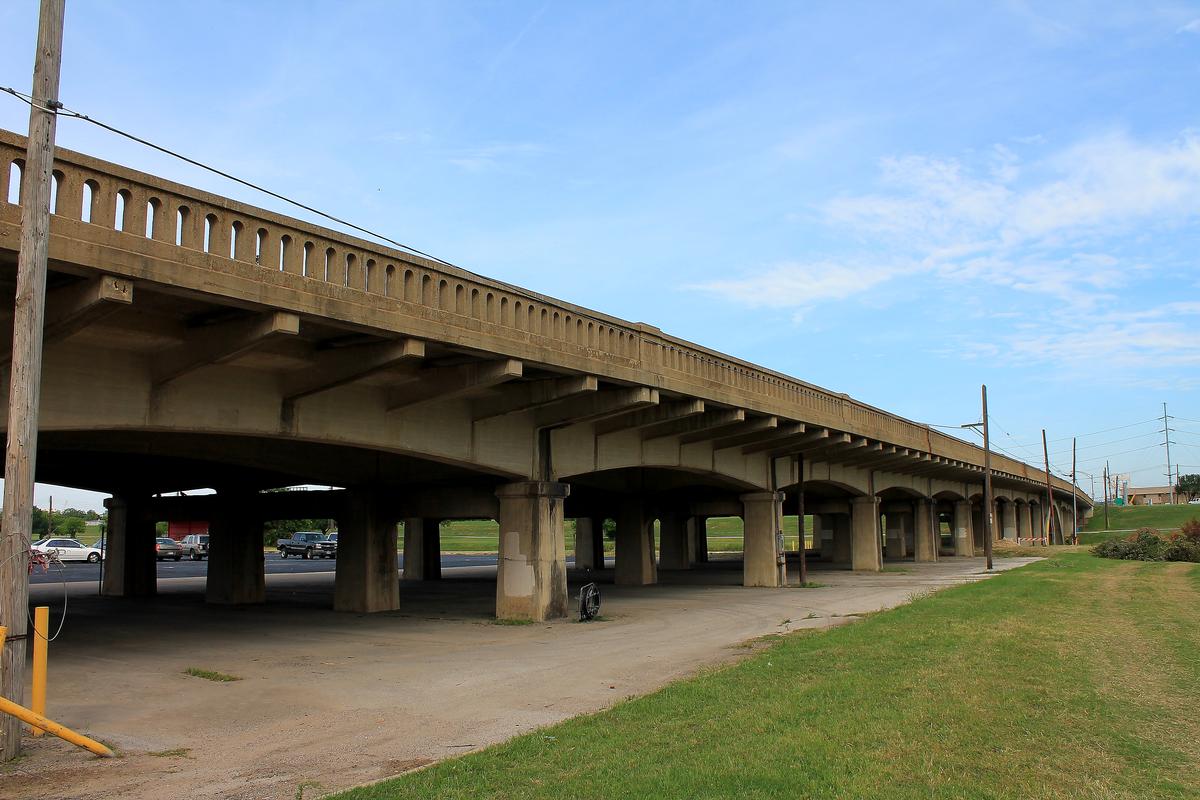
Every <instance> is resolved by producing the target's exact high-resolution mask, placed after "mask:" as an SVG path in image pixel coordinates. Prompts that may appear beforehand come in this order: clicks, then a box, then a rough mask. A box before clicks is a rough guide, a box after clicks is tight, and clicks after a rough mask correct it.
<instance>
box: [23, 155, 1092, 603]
mask: <svg viewBox="0 0 1200 800" xmlns="http://www.w3.org/2000/svg"><path fill="white" fill-rule="evenodd" d="M24 151H25V143H24V137H21V136H18V135H16V134H12V133H9V132H5V131H0V284H2V285H3V290H4V291H5V292H7V293H8V296H9V299H10V303H9V304H10V305H11V297H12V294H13V292H14V286H15V265H16V257H17V254H16V252H15V250H16V248H17V243H18V241H19V238H20V236H19V222H20V209H19V208H18V204H19V194H20V182H21V167H22V159H23V155H24ZM52 202H53V207H52V211H53V214H54V216H53V218H52V224H51V232H52V235H51V241H50V270H51V272H50V277H49V283H48V295H47V317H46V327H45V341H46V351H45V368H44V370H45V372H44V382H43V390H42V411H41V439H40V446H39V453H38V463H37V478H38V480H40V481H43V482H48V483H56V484H63V485H69V486H76V487H80V488H86V489H92V490H96V491H101V492H106V493H110V494H112V495H113V499H112V500H111V501H110V528H109V558H108V564H107V572H106V575H105V586H104V590H105V592H107V593H109V594H114V595H138V594H150V593H153V591H154V583H155V570H154V561H153V555H152V545H151V540H152V537H153V536H154V521H155V520H157V519H164V518H167V517H169V516H176V517H181V516H186V517H195V516H196V515H203V518H206V519H208V520H209V521H210V529H211V537H212V538H211V545H212V551H211V564H210V567H209V578H208V589H207V595H208V598H209V600H210V601H212V602H218V603H241V602H258V601H261V600H262V599H263V554H262V537H261V527H262V523H263V521H264V520H269V519H280V518H297V517H305V516H310V515H314V514H320V515H327V516H332V517H335V518H337V520H338V522H339V530H340V532H341V536H340V539H341V542H340V545H341V550H340V556H339V558H338V561H337V576H336V593H335V607H336V608H338V609H344V610H351V611H380V610H390V609H394V608H397V606H398V604H399V603H400V597H399V576H398V574H397V566H396V558H395V553H396V545H397V543H396V537H397V527H398V526H397V523H398V522H399V521H401V520H403V521H404V523H405V524H404V531H405V533H404V547H405V552H406V558H405V565H406V566H405V572H406V577H413V578H421V577H433V575H432V571H433V570H434V569H435V566H436V563H437V562H436V559H435V558H430V557H429V554H430V553H434V554H436V552H437V551H438V548H439V543H438V525H437V522H438V521H439V520H445V519H459V518H491V519H496V520H498V521H499V525H500V556H499V562H498V576H497V584H496V613H497V615H498V616H500V617H510V618H532V619H538V620H540V619H545V618H548V617H554V616H561V615H563V614H564V613H566V605H567V591H566V586H567V583H566V575H567V571H566V560H565V556H566V554H565V552H564V535H563V528H564V519H572V518H573V519H575V520H576V531H577V542H578V546H577V553H576V557H577V562H576V563H577V565H578V566H589V565H597V559H599V558H602V555H601V553H602V550H601V533H600V528H601V525H602V522H603V520H605V519H613V520H615V521H616V567H615V573H614V579H615V580H616V581H617V582H619V583H623V584H649V583H654V582H655V581H656V579H657V577H656V576H657V569H658V568H659V567H661V568H663V569H688V568H690V567H691V566H692V565H694V564H695V563H697V562H699V561H703V560H705V558H706V554H705V552H704V543H705V541H706V539H705V538H704V536H703V531H704V520H705V518H707V517H712V516H725V515H737V516H741V517H742V518H743V520H744V523H745V554H744V576H745V580H744V582H745V584H746V585H747V586H778V585H780V584H781V582H782V581H783V580H785V575H783V574H781V573H782V572H784V570H781V568H780V564H781V562H782V561H783V560H784V554H783V553H782V552H781V549H780V548H781V545H780V543H779V542H778V541H777V538H776V535H775V534H776V531H778V530H779V529H780V526H781V520H782V518H783V515H785V514H811V515H814V518H815V524H816V530H817V531H818V532H819V533H818V537H817V539H818V541H817V543H816V545H815V547H814V549H813V553H812V555H813V557H819V558H821V559H823V560H827V561H829V562H832V563H834V564H841V565H844V566H846V567H850V568H853V569H858V570H879V569H880V568H881V566H882V564H883V562H884V559H885V558H888V559H892V558H895V559H900V558H915V559H917V560H923V561H928V560H934V559H937V558H939V557H943V556H949V555H951V554H953V555H957V556H969V555H973V553H974V549H975V548H976V547H979V546H981V545H982V542H983V537H984V535H985V533H984V527H985V525H984V521H983V520H984V515H983V509H982V503H981V500H980V496H981V493H982V480H983V473H982V463H983V453H982V451H981V449H980V448H978V447H975V446H973V445H971V444H968V443H965V442H963V441H960V440H959V439H956V438H953V437H950V436H947V435H945V434H942V433H939V432H937V431H935V430H931V429H930V428H929V427H927V426H924V425H920V424H917V423H914V422H910V421H908V420H906V419H902V418H900V417H898V416H896V415H893V414H889V413H887V412H885V411H882V410H880V409H877V408H873V407H871V406H868V405H865V404H863V403H860V402H857V401H855V400H853V399H852V398H850V397H848V396H847V395H844V394H838V393H835V392H830V391H827V390H825V389H822V388H820V387H817V386H813V385H811V384H808V383H805V382H803V381H800V380H797V379H795V378H791V377H788V376H786V375H782V374H780V373H777V372H772V371H770V370H767V369H763V368H761V367H758V366H755V365H753V364H750V363H747V362H745V361H741V360H739V359H736V358H733V357H730V356H727V355H723V354H721V353H717V352H715V351H712V350H709V349H707V348H704V347H702V346H700V345H696V344H693V343H690V342H686V341H683V340H681V339H677V338H675V337H672V336H670V335H668V334H665V333H663V332H662V331H660V330H658V329H657V328H655V327H653V326H650V325H646V324H642V323H630V322H626V321H624V320H620V319H616V318H614V317H611V316H608V315H606V314H602V313H599V312H596V311H592V310H589V309H586V308H581V307H579V306H574V305H570V304H567V303H563V302H561V301H558V300H555V299H553V298H549V297H546V296H543V295H539V294H536V293H534V292H530V291H527V290H525V289H520V288H517V287H514V286H509V285H506V284H503V283H500V282H497V281H491V280H488V279H486V278H482V277H480V276H477V275H474V274H471V273H468V272H465V271H461V270H458V269H455V268H453V267H448V266H446V265H444V264H441V263H438V262H436V261H433V260H427V259H423V258H420V257H416V256H413V255H410V254H407V253H404V252H400V251H398V250H392V249H388V248H384V247H381V246H379V245H377V244H374V243H372V242H368V241H364V240H361V239H357V238H354V237H350V236H346V235H344V234H341V233H337V232H335V231H332V230H328V229H325V228H321V227H319V226H315V225H310V224H307V223H304V222H301V221H298V220H295V219H290V218H288V217H284V216H281V215H278V214H274V213H271V212H269V211H264V210H262V209H258V208H254V207H251V206H248V205H244V204H241V203H238V202H235V201H233V200H230V199H227V198H224V197H219V196H217V195H213V194H208V193H206V192H203V191H199V190H197V189H193V188H189V187H187V186H182V185H180V184H176V183H172V182H170V181H166V180H163V179H161V178H157V177H154V176H151V175H147V174H143V173H140V172H136V171H134V170H130V169H126V168H124V167H121V166H118V165H115V164H111V163H107V162H104V161H100V160H98V159H95V158H91V157H88V156H86V155H81V154H78V153H73V152H70V151H67V150H62V149H59V150H58V152H57V158H56V170H55V190H54V198H53V201H52ZM8 328H11V315H10V321H9V325H8ZM10 335H11V331H10V330H7V329H6V332H5V333H4V336H6V337H7V336H10ZM9 349H11V348H10V347H9V346H8V345H7V344H6V343H0V353H7V352H8V350H9ZM5 357H7V356H5ZM4 386H5V387H7V376H5V379H4ZM992 464H993V468H994V470H995V480H994V483H995V487H996V491H995V494H996V497H997V508H996V510H995V513H994V515H993V516H994V520H995V524H994V526H993V530H992V531H991V532H990V534H988V535H993V536H996V537H1006V538H1016V537H1021V538H1028V537H1030V536H1031V535H1037V534H1036V533H1034V532H1036V531H1039V530H1040V529H1041V526H1042V525H1043V524H1044V522H1045V515H1047V514H1048V515H1049V519H1050V525H1051V528H1052V530H1053V531H1054V536H1055V538H1056V539H1057V540H1061V537H1062V531H1063V530H1064V527H1065V524H1069V521H1070V518H1071V486H1070V485H1069V484H1067V483H1065V482H1063V481H1060V480H1057V479H1056V480H1055V481H1054V496H1053V502H1052V503H1048V502H1047V497H1046V487H1045V480H1044V475H1043V473H1042V472H1041V471H1039V470H1038V469H1037V468H1035V467H1033V466H1030V465H1027V464H1024V463H1021V462H1019V461H1015V460H1013V459H1009V458H1007V457H1005V456H1002V455H996V454H994V455H993V456H992ZM297 484H321V485H329V486H336V487H343V488H342V489H340V490H334V491H325V492H300V491H292V492H275V493H264V492H265V490H268V489H276V488H278V487H286V486H293V485H297ZM198 487H211V488H213V489H215V490H216V494H215V495H209V496H207V497H203V498H181V499H171V498H161V497H157V495H160V494H162V493H165V492H173V491H177V490H189V489H194V488H198ZM172 504H176V505H174V506H173V505H172ZM1090 505H1091V503H1090V501H1089V500H1088V499H1087V497H1086V496H1083V495H1081V496H1080V508H1081V513H1083V512H1086V511H1087V510H1088V509H1090ZM655 520H657V521H658V523H659V526H658V527H659V531H660V533H659V539H660V543H661V544H660V547H659V548H658V550H657V553H656V547H655V539H654V534H653V530H654V526H653V525H652V523H653V522H654V521H655ZM944 531H949V532H952V542H953V546H952V547H950V546H949V545H948V544H947V545H946V546H945V547H943V546H942V542H943V536H942V534H943V532H944ZM946 541H947V542H949V541H951V535H949V534H948V535H947V536H946ZM423 553H424V554H425V555H422V554H423Z"/></svg>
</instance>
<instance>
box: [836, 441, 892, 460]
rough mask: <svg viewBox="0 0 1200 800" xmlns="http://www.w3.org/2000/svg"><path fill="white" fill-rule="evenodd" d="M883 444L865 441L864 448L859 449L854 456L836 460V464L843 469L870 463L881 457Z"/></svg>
mask: <svg viewBox="0 0 1200 800" xmlns="http://www.w3.org/2000/svg"><path fill="white" fill-rule="evenodd" d="M883 451H884V445H883V442H872V441H871V440H869V439H867V440H866V446H865V447H861V448H859V449H858V450H857V451H856V452H855V453H854V454H852V455H848V456H843V457H840V458H838V460H837V463H839V464H841V465H842V466H845V467H857V466H862V465H864V464H867V463H870V462H872V461H874V460H876V459H878V458H880V457H882V456H883Z"/></svg>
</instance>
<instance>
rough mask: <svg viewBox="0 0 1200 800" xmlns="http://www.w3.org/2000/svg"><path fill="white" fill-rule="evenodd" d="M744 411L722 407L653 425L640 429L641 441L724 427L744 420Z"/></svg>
mask: <svg viewBox="0 0 1200 800" xmlns="http://www.w3.org/2000/svg"><path fill="white" fill-rule="evenodd" d="M745 421H746V411H745V409H742V408H722V409H718V410H716V411H706V412H704V413H703V414H697V415H694V416H691V417H689V418H688V419H681V420H678V421H675V422H666V423H663V424H662V425H654V426H652V427H649V428H644V429H643V430H642V434H641V435H642V441H643V442H647V441H650V440H652V439H663V438H665V437H668V436H676V435H678V434H681V433H698V432H701V431H707V430H712V429H713V428H724V427H727V426H729V425H732V424H735V423H739V422H745Z"/></svg>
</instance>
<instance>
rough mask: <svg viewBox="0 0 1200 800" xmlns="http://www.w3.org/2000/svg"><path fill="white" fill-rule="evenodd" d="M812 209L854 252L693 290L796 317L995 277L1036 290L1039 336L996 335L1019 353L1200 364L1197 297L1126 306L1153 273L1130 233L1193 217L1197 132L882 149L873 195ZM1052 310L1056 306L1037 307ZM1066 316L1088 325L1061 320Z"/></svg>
mask: <svg viewBox="0 0 1200 800" xmlns="http://www.w3.org/2000/svg"><path fill="white" fill-rule="evenodd" d="M810 218H813V219H815V220H817V224H819V225H821V226H822V227H824V228H826V229H827V230H829V231H830V232H833V233H836V234H838V235H839V236H840V237H841V238H842V239H843V240H848V241H850V242H852V245H851V248H852V251H851V252H850V253H849V254H838V255H837V256H834V257H829V256H825V257H814V258H811V259H804V260H796V261H789V262H784V263H778V264H774V265H770V266H768V267H766V268H764V269H761V270H758V271H755V272H753V273H751V274H746V275H743V276H740V277H734V278H726V279H721V280H715V281H710V282H707V283H705V284H702V285H701V286H699V287H697V288H700V289H702V290H705V291H708V292H712V293H715V294H719V295H721V296H723V297H727V298H730V299H732V300H734V301H736V302H739V303H741V304H743V305H746V306H749V307H766V308H786V309H792V310H794V311H795V312H796V314H797V315H798V316H801V315H803V314H804V313H805V312H806V311H807V310H809V309H810V308H813V307H815V306H816V305H818V304H819V303H821V302H823V301H828V300H849V299H855V298H857V299H868V298H875V297H879V296H882V295H886V293H887V292H888V291H890V288H891V287H890V286H889V284H890V283H891V282H893V281H896V280H897V279H900V278H904V279H906V280H910V281H911V280H913V279H918V280H925V281H933V282H934V283H935V284H936V283H939V282H940V283H941V284H943V288H945V289H950V288H951V287H954V288H955V289H958V290H960V291H967V287H969V286H972V285H977V286H978V285H983V286H992V287H996V288H998V289H1003V290H1007V291H1011V292H1017V293H1021V294H1026V295H1030V296H1032V297H1034V298H1044V300H1043V301H1038V300H1035V301H1034V303H1032V304H1024V305H1025V307H1026V308H1027V309H1028V312H1027V313H1028V314H1029V315H1030V317H1033V316H1039V317H1042V320H1041V323H1042V324H1041V325H1039V327H1038V328H1037V329H1036V331H1031V332H1021V330H1020V328H1019V326H1012V325H1010V326H1008V327H1007V328H1006V329H1002V330H1000V331H999V333H998V335H999V336H1000V337H1002V338H1003V340H1004V343H1003V349H1004V350H1005V352H1007V353H1009V354H1011V355H1012V357H1014V358H1018V359H1035V358H1036V359H1043V358H1044V359H1051V360H1056V361H1059V362H1060V363H1061V362H1062V361H1071V362H1072V363H1076V364H1079V363H1083V362H1085V361H1087V360H1088V359H1091V358H1093V357H1094V356H1095V354H1096V353H1097V352H1099V351H1102V350H1103V349H1104V348H1106V347H1107V348H1109V349H1110V350H1111V353H1112V354H1113V356H1112V357H1113V361H1114V363H1120V364H1123V365H1128V366H1130V367H1131V368H1136V367H1138V366H1144V365H1145V364H1147V363H1153V364H1155V365H1158V366H1166V365H1174V366H1184V365H1186V366H1191V365H1193V364H1197V363H1200V349H1198V347H1200V346H1197V347H1192V346H1189V345H1187V344H1185V343H1184V342H1185V341H1191V342H1200V324H1198V323H1200V315H1198V314H1197V307H1198V306H1200V304H1191V305H1188V304H1169V305H1166V306H1162V307H1157V308H1146V309H1137V308H1124V307H1123V306H1124V305H1125V304H1127V303H1128V302H1130V301H1129V294H1128V291H1127V290H1128V289H1129V288H1130V284H1131V282H1134V281H1145V280H1154V279H1155V277H1156V268H1155V267H1154V266H1153V265H1152V264H1151V263H1148V261H1147V260H1146V259H1145V258H1131V257H1130V256H1129V255H1128V251H1130V250H1133V251H1138V249H1139V245H1138V244H1137V239H1138V237H1145V236H1153V235H1155V234H1160V233H1163V232H1168V231H1171V230H1172V229H1176V228H1179V227H1181V226H1185V225H1190V224H1193V223H1195V222H1196V221H1197V220H1200V137H1198V136H1197V135H1196V134H1195V133H1193V132H1191V131H1188V132H1185V133H1183V134H1182V135H1181V136H1180V137H1178V138H1177V139H1175V140H1173V141H1166V142H1157V143H1154V142H1145V141H1139V140H1136V139H1133V138H1131V137H1130V136H1128V135H1127V134H1124V133H1111V134H1107V135H1103V136H1097V137H1093V138H1090V139H1087V140H1085V141H1081V142H1078V143H1076V144H1074V145H1071V146H1069V147H1066V148H1063V149H1060V150H1059V151H1057V152H1055V153H1053V154H1050V155H1048V156H1046V157H1043V158H1040V159H1037V160H1034V161H1028V162H1027V161H1024V160H1023V159H1021V158H1020V157H1019V156H1018V155H1017V154H1016V153H1015V152H1014V151H1013V150H1012V149H1010V148H1009V147H1007V146H1004V145H997V146H996V147H994V148H992V149H991V150H989V151H988V152H986V153H984V154H981V155H977V156H976V157H975V158H974V159H973V160H972V161H971V162H970V163H967V162H964V161H963V160H960V159H955V158H938V157H933V156H928V155H906V156H896V157H889V158H885V159H882V160H881V162H880V169H879V177H878V186H877V188H876V189H875V190H874V191H871V192H867V193H860V194H847V195H842V196H838V197H834V198H831V199H829V200H828V201H826V202H824V203H822V204H820V205H819V207H818V208H817V209H816V213H815V214H814V215H811V216H810ZM1131 243H1132V244H1131ZM1051 308H1052V309H1055V310H1057V311H1058V312H1061V313H1057V314H1049V315H1046V314H1042V313H1040V312H1042V311H1044V310H1046V309H1051ZM1114 308H1118V309H1120V310H1118V311H1113V310H1112V309H1114ZM992 310H993V311H994V310H997V309H992ZM1072 315H1082V318H1084V319H1086V320H1087V327H1086V328H1076V327H1074V326H1073V325H1072V324H1070V323H1068V322H1064V321H1063V320H1066V319H1069V318H1071V316H1072ZM959 352H960V353H965V354H966V355H971V354H973V353H975V354H977V353H978V352H979V351H978V350H977V349H972V346H967V347H965V348H964V349H960V350H959Z"/></svg>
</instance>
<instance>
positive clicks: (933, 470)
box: [904, 455, 949, 476]
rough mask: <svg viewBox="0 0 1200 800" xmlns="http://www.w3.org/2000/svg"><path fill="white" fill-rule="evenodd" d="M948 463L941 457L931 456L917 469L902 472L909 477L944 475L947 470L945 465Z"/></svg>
mask: <svg viewBox="0 0 1200 800" xmlns="http://www.w3.org/2000/svg"><path fill="white" fill-rule="evenodd" d="M948 463H949V462H948V461H947V460H946V459H944V458H942V457H941V456H933V455H931V456H929V460H928V461H926V462H925V463H923V464H921V465H920V466H918V467H914V468H912V469H907V470H904V472H907V473H908V474H909V475H914V476H921V475H931V474H937V473H944V472H945V471H946V469H947V466H946V465H947V464H948Z"/></svg>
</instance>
